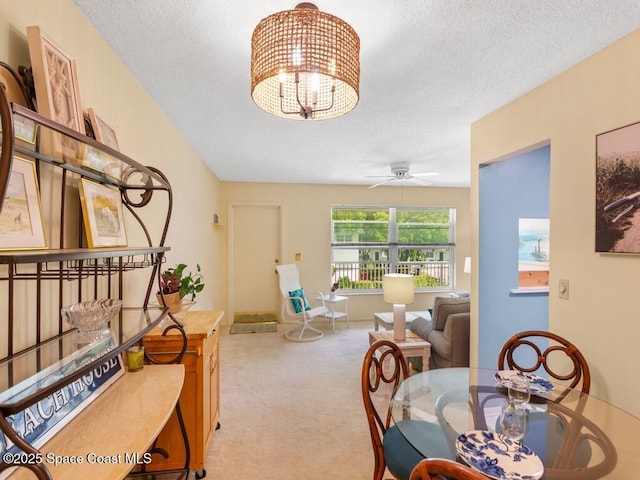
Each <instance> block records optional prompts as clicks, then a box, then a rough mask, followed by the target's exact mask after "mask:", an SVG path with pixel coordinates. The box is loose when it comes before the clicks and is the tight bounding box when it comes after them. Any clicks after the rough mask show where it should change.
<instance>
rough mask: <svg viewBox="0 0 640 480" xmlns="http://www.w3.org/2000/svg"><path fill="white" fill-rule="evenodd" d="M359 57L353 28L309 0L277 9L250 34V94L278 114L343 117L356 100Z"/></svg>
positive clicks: (304, 117) (261, 104)
mask: <svg viewBox="0 0 640 480" xmlns="http://www.w3.org/2000/svg"><path fill="white" fill-rule="evenodd" d="M359 55H360V38H359V37H358V35H357V34H356V32H355V30H354V29H353V28H351V26H349V24H347V23H346V22H344V21H342V20H341V19H339V18H338V17H335V16H333V15H329V14H328V13H324V12H321V11H319V10H318V8H317V7H316V6H315V5H313V4H311V3H301V4H299V5H297V6H296V8H295V9H294V10H285V11H284V12H279V13H274V14H273V15H270V16H268V17H267V18H264V19H262V20H261V21H260V23H258V25H257V26H256V28H255V30H254V31H253V37H252V38H251V97H252V98H253V101H254V102H255V103H256V104H257V105H258V106H259V107H260V108H262V109H263V110H265V111H266V112H268V113H272V114H273V115H277V116H279V117H285V118H292V119H296V120H305V119H314V120H323V119H327V118H334V117H338V116H340V115H344V114H345V113H347V112H349V111H351V110H352V109H353V108H354V107H355V106H356V104H357V103H358V85H359V80H360V59H359Z"/></svg>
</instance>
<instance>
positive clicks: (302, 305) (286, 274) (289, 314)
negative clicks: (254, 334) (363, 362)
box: [276, 264, 329, 342]
mask: <svg viewBox="0 0 640 480" xmlns="http://www.w3.org/2000/svg"><path fill="white" fill-rule="evenodd" d="M276 270H277V272H278V277H279V284H280V293H282V321H283V322H295V323H299V324H300V326H299V327H296V328H294V329H292V330H289V331H288V332H286V333H285V334H284V336H285V337H287V338H288V339H289V340H293V341H295V342H312V341H313V340H318V339H320V338H322V335H323V333H322V332H321V331H320V330H318V329H317V328H313V327H312V326H310V325H309V323H310V322H311V321H313V319H314V318H316V317H324V316H325V315H326V314H327V313H328V312H329V309H327V307H325V305H324V296H323V294H322V292H318V294H319V297H320V299H321V301H322V305H319V306H317V307H311V306H310V305H309V302H308V301H307V297H306V293H305V292H304V289H303V288H302V287H301V286H300V275H299V272H298V267H297V266H296V265H294V264H288V265H277V266H276Z"/></svg>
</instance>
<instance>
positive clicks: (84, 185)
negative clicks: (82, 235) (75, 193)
mask: <svg viewBox="0 0 640 480" xmlns="http://www.w3.org/2000/svg"><path fill="white" fill-rule="evenodd" d="M79 187H80V201H81V204H82V216H83V219H84V228H85V232H86V234H87V243H88V245H89V247H90V248H96V247H121V246H126V245H127V235H126V233H125V228H124V210H123V208H122V198H121V197H120V190H118V189H117V188H113V187H107V186H105V185H102V184H100V183H96V182H92V181H90V180H87V179H86V178H82V179H80V184H79Z"/></svg>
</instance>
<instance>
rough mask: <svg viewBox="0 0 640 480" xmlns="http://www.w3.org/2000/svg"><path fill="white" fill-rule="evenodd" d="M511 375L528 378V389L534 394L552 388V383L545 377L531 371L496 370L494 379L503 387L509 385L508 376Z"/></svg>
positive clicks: (545, 391)
mask: <svg viewBox="0 0 640 480" xmlns="http://www.w3.org/2000/svg"><path fill="white" fill-rule="evenodd" d="M513 375H521V376H524V377H527V378H528V379H529V391H530V392H531V393H533V394H534V395H540V394H544V393H548V392H550V391H551V390H553V384H552V383H551V382H550V381H549V380H547V379H546V378H542V377H539V376H538V375H534V374H533V373H524V372H519V371H517V370H498V371H497V372H496V374H495V375H494V376H495V378H496V380H497V381H498V382H499V383H500V384H501V385H502V386H504V387H507V388H508V387H509V382H510V378H511V377H512V376H513Z"/></svg>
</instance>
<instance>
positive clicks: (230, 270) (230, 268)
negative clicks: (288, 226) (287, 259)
mask: <svg viewBox="0 0 640 480" xmlns="http://www.w3.org/2000/svg"><path fill="white" fill-rule="evenodd" d="M241 207H261V208H264V207H269V208H275V209H277V210H278V223H279V228H278V230H279V232H278V233H279V235H280V240H279V242H278V252H277V255H278V262H280V260H281V259H282V254H283V252H284V206H283V205H282V204H281V203H272V202H229V204H228V206H227V218H228V219H229V229H228V230H227V245H228V252H227V305H228V310H229V316H228V317H227V318H229V320H230V323H233V316H234V315H235V310H234V303H233V301H234V296H235V292H234V287H233V278H234V277H235V272H234V265H233V254H234V253H235V245H234V243H233V240H234V238H235V237H234V234H235V232H234V210H233V209H234V208H241ZM273 268H274V271H275V264H274V266H273ZM278 316H279V315H278Z"/></svg>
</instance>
